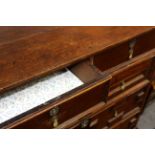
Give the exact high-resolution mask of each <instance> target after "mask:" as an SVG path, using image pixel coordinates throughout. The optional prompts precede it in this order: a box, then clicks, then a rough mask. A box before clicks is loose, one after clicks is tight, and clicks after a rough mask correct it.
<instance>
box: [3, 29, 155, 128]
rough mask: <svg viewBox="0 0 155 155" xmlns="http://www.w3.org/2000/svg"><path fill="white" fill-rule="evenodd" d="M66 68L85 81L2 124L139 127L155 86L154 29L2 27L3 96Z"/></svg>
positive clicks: (41, 126) (29, 126)
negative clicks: (138, 123) (138, 121)
mask: <svg viewBox="0 0 155 155" xmlns="http://www.w3.org/2000/svg"><path fill="white" fill-rule="evenodd" d="M65 68H67V69H68V70H70V71H71V72H72V73H73V74H74V75H75V76H77V77H78V78H79V79H80V80H81V81H82V82H83V84H82V85H81V86H79V87H77V88H75V89H73V90H71V91H69V92H67V93H65V94H63V95H61V96H59V97H57V98H54V99H51V100H49V101H48V102H47V103H45V104H42V105H41V106H37V107H34V108H33V109H31V110H29V111H27V112H24V113H23V114H21V115H18V116H16V117H14V118H11V119H9V120H7V121H6V122H3V123H1V124H0V127H1V128H20V129H23V128H26V129H29V128H33V129H34V128H35V129H39V128H41V129H44V128H46V129H52V128H58V129H68V128H74V129H77V128H81V129H85V128H87V129H93V128H98V129H101V128H103V129H111V128H112V129H118V128H135V127H136V123H137V120H138V118H139V116H140V114H141V113H142V111H143V109H144V108H145V105H146V104H147V100H148V98H149V96H150V93H151V91H152V90H153V89H155V29H154V27H0V93H1V96H2V95H3V94H5V93H7V92H9V91H10V90H14V89H15V88H18V87H20V86H21V85H24V84H27V83H29V82H32V81H35V80H36V79H40V78H43V77H45V76H47V75H50V74H52V73H54V72H56V71H60V70H62V69H65ZM0 104H2V103H1V98H0ZM21 104H22V103H21ZM10 106H11V103H10ZM0 112H1V111H0ZM0 117H1V114H0Z"/></svg>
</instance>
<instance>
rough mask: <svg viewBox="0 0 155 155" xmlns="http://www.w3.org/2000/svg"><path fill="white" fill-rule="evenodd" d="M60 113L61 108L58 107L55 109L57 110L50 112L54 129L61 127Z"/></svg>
mask: <svg viewBox="0 0 155 155" xmlns="http://www.w3.org/2000/svg"><path fill="white" fill-rule="evenodd" d="M58 113H59V108H58V107H55V108H53V109H51V110H50V116H51V123H52V126H53V127H54V128H56V127H57V126H58V125H59V122H58Z"/></svg>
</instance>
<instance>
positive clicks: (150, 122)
mask: <svg viewBox="0 0 155 155" xmlns="http://www.w3.org/2000/svg"><path fill="white" fill-rule="evenodd" d="M137 128H138V129H154V128H155V99H154V100H152V101H151V102H150V103H149V104H148V106H147V107H146V109H145V110H144V112H143V114H142V115H141V117H140V119H139V121H138V124H137Z"/></svg>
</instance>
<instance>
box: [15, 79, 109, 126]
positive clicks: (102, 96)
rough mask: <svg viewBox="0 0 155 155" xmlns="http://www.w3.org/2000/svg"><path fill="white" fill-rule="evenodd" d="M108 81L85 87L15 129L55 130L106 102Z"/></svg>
mask: <svg viewBox="0 0 155 155" xmlns="http://www.w3.org/2000/svg"><path fill="white" fill-rule="evenodd" d="M108 88H109V80H105V81H104V80H102V81H99V82H97V83H95V84H94V85H92V86H90V87H87V88H85V89H83V90H81V91H79V93H76V94H75V95H72V96H71V97H70V98H67V99H66V101H65V100H63V101H62V102H58V103H57V104H53V105H51V108H48V110H47V111H45V112H44V113H41V114H39V115H38V116H36V117H34V118H32V119H30V120H27V121H26V122H24V123H21V124H19V125H18V126H16V127H15V128H55V127H57V126H58V125H59V124H61V123H63V122H64V121H66V120H68V119H70V118H72V117H74V116H75V115H78V114H79V113H81V112H83V111H85V110H86V109H89V108H90V107H92V106H94V105H96V104H97V103H99V102H104V101H106V98H107V94H108Z"/></svg>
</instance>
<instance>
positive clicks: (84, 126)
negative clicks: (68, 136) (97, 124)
mask: <svg viewBox="0 0 155 155" xmlns="http://www.w3.org/2000/svg"><path fill="white" fill-rule="evenodd" d="M89 124H90V120H89V119H88V118H86V119H84V120H83V121H82V122H81V128H82V129H85V128H87V127H88V126H89Z"/></svg>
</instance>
